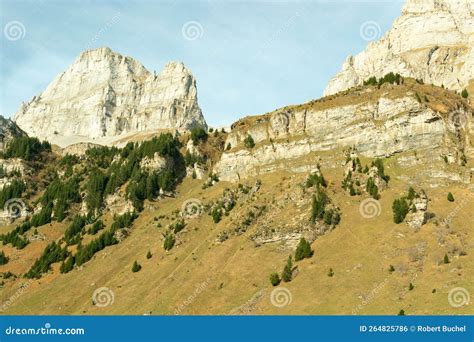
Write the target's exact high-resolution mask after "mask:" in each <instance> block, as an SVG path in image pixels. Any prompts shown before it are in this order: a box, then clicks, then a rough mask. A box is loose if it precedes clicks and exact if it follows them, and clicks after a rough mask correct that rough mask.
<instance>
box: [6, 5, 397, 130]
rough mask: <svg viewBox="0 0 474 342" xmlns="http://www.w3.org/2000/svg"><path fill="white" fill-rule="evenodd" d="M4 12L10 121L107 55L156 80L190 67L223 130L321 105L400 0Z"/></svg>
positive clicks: (203, 102) (208, 112)
mask: <svg viewBox="0 0 474 342" xmlns="http://www.w3.org/2000/svg"><path fill="white" fill-rule="evenodd" d="M0 4H1V5H0V6H1V8H0V19H1V25H2V37H1V53H0V84H1V94H0V114H2V115H4V116H6V117H9V116H11V115H13V113H14V112H16V110H17V109H18V107H19V105H20V104H21V102H22V101H28V100H29V99H31V97H33V96H34V95H37V94H39V93H41V92H42V91H43V90H44V89H45V88H46V86H47V85H48V84H49V83H50V82H51V80H52V79H53V78H54V77H55V76H56V75H57V74H58V73H60V72H62V71H63V70H64V69H66V68H67V67H68V66H69V65H70V64H71V63H72V62H73V61H74V59H75V58H76V57H77V56H78V55H79V54H80V53H81V52H82V51H83V50H85V49H87V48H94V47H100V46H109V47H110V48H112V50H115V51H117V52H119V53H121V54H124V55H128V56H131V57H134V58H135V59H137V60H138V61H140V62H141V63H143V64H144V65H145V67H146V68H148V69H149V70H156V71H157V72H159V71H160V70H161V69H162V67H163V66H164V64H165V63H166V62H167V61H170V60H178V61H182V62H184V63H185V64H186V65H187V66H188V67H189V68H190V69H191V70H192V72H193V74H194V76H195V77H196V78H197V86H198V98H199V104H200V106H201V108H202V110H203V113H204V116H205V118H206V120H207V121H208V123H209V124H210V125H213V126H220V125H228V124H230V123H232V122H233V121H235V120H237V119H238V118H240V117H242V116H246V115H254V114H262V113H264V112H267V111H271V110H273V109H276V108H278V107H282V106H285V105H289V104H296V103H302V102H305V101H309V100H311V99H315V98H318V97H320V96H321V95H322V92H323V90H324V88H325V86H326V84H327V82H328V80H329V79H330V78H331V76H333V75H334V74H335V73H336V72H337V71H339V70H340V68H341V65H342V63H343V61H344V60H345V58H346V57H347V56H348V55H349V54H356V53H358V52H360V51H362V50H363V49H364V47H365V46H366V45H367V43H368V41H367V40H370V39H372V38H374V37H376V38H378V37H380V36H381V35H383V33H385V32H386V31H387V30H388V29H389V28H390V26H391V23H392V22H393V20H394V19H395V18H396V17H397V16H398V15H399V14H400V12H401V8H402V5H403V1H401V0H378V1H377V0H361V1H353V0H334V1H331V0H319V1H189V0H188V1H179V0H170V1H149V0H147V1H145V0H140V1H108V0H105V1H100V2H99V1H91V0H82V1H71V0H68V1H66V0H65V1H58V0H55V1H49V0H38V1H25V0H23V1H21V0H20V1H18V0H15V1H13V0H10V1H8V0H0ZM361 28H362V31H363V32H364V33H362V34H361Z"/></svg>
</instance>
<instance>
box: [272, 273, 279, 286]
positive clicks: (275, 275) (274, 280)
mask: <svg viewBox="0 0 474 342" xmlns="http://www.w3.org/2000/svg"><path fill="white" fill-rule="evenodd" d="M280 282H281V279H280V276H279V275H278V273H276V272H275V273H272V274H270V283H271V284H272V285H273V286H278V284H280Z"/></svg>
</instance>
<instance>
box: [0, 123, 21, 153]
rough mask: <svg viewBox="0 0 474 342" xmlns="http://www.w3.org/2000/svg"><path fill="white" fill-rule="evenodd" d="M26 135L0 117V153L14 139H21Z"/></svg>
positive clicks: (13, 124)
mask: <svg viewBox="0 0 474 342" xmlns="http://www.w3.org/2000/svg"><path fill="white" fill-rule="evenodd" d="M26 135H27V134H26V133H25V132H24V131H23V130H22V129H21V128H20V127H18V126H17V125H16V124H15V123H14V122H13V121H11V120H10V119H5V118H4V117H3V116H1V115H0V151H2V150H3V149H4V148H5V147H6V145H7V144H8V143H9V142H10V141H11V140H12V139H14V138H16V137H23V136H26Z"/></svg>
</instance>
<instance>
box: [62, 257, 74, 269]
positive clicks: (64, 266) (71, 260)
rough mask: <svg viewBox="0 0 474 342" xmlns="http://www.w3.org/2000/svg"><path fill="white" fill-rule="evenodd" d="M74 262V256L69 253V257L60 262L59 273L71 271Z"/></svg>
mask: <svg viewBox="0 0 474 342" xmlns="http://www.w3.org/2000/svg"><path fill="white" fill-rule="evenodd" d="M74 263H75V258H74V256H72V255H70V256H69V258H67V259H66V261H63V262H62V263H61V267H60V268H59V271H60V272H61V273H68V272H70V271H72V269H73V268H74Z"/></svg>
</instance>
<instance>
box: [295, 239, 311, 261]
mask: <svg viewBox="0 0 474 342" xmlns="http://www.w3.org/2000/svg"><path fill="white" fill-rule="evenodd" d="M312 256H313V251H312V250H311V245H310V244H309V242H308V241H306V239H305V238H301V240H300V242H299V244H298V247H296V252H295V261H300V260H303V259H304V258H311V257H312Z"/></svg>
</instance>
